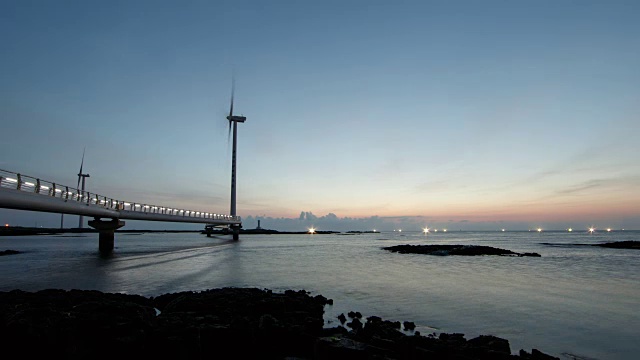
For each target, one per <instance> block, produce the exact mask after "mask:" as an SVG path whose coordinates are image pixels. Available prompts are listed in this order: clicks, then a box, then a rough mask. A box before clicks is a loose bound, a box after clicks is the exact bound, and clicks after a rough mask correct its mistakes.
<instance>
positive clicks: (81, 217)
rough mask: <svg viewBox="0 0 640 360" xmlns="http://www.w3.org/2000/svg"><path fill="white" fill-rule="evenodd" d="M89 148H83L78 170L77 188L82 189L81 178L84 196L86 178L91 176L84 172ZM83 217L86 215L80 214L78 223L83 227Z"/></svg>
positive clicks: (79, 226)
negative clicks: (85, 154)
mask: <svg viewBox="0 0 640 360" xmlns="http://www.w3.org/2000/svg"><path fill="white" fill-rule="evenodd" d="M86 149H87V148H84V149H82V162H81V163H80V171H79V172H78V186H77V187H76V188H77V189H80V179H82V189H81V190H82V196H84V182H85V180H86V178H88V177H90V175H89V174H83V173H82V166H83V165H84V151H85V150H86ZM83 219H84V216H82V215H80V220H79V224H78V228H80V229H82V226H83Z"/></svg>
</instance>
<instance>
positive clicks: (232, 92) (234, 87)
mask: <svg viewBox="0 0 640 360" xmlns="http://www.w3.org/2000/svg"><path fill="white" fill-rule="evenodd" d="M235 92H236V78H235V76H233V77H232V78H231V107H230V108H229V116H233V96H234V94H235Z"/></svg>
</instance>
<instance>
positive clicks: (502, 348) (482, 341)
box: [468, 335, 511, 354]
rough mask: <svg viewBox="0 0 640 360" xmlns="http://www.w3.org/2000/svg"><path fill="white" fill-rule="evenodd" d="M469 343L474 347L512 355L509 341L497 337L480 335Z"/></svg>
mask: <svg viewBox="0 0 640 360" xmlns="http://www.w3.org/2000/svg"><path fill="white" fill-rule="evenodd" d="M468 343H469V344H470V345H472V346H475V347H478V348H481V349H485V350H488V351H492V352H497V353H505V354H511V347H510V346H509V341H508V340H505V339H502V338H499V337H496V336H492V335H480V336H478V337H477V338H473V339H471V340H469V341H468Z"/></svg>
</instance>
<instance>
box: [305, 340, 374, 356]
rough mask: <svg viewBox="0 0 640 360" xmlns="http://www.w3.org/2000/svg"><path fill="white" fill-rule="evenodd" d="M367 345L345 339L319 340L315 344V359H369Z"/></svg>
mask: <svg viewBox="0 0 640 360" xmlns="http://www.w3.org/2000/svg"><path fill="white" fill-rule="evenodd" d="M366 349H367V345H366V344H364V343H361V342H358V341H355V340H352V339H349V338H345V337H324V338H319V339H318V340H317V341H316V344H315V351H314V355H315V356H314V358H315V359H318V360H325V359H326V360H333V359H354V360H357V359H363V360H364V359H369V356H368V354H367V351H366Z"/></svg>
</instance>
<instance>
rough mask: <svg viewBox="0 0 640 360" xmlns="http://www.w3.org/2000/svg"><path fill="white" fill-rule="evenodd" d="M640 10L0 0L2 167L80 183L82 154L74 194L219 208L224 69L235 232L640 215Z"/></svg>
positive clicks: (16, 214)
mask: <svg viewBox="0 0 640 360" xmlns="http://www.w3.org/2000/svg"><path fill="white" fill-rule="evenodd" d="M639 16H640V2H637V1H587V0H581V1H569V0H563V1H540V0H538V1H491V0H488V1H377V0H371V1H303V0H301V1H278V0H276V1H157V0H154V1H137V0H129V1H94V0H83V1H64V0H61V1H44V0H40V1H25V0H19V1H18V0H0V44H2V46H0V123H1V126H0V169H3V170H8V171H13V172H17V173H22V174H25V175H30V176H33V177H39V178H42V179H46V180H49V181H52V182H57V183H62V184H68V185H75V184H76V183H77V173H78V170H79V167H80V162H81V158H82V152H83V149H86V154H85V160H84V171H85V172H86V173H89V174H90V175H91V177H90V178H88V179H87V185H86V188H87V190H88V191H91V192H96V193H98V194H101V195H106V196H109V197H113V198H118V199H123V200H126V201H132V202H138V203H148V204H154V205H162V206H171V207H175V208H184V209H192V210H198V211H206V212H215V213H228V212H229V198H230V195H229V193H230V181H231V180H230V178H231V150H230V143H229V141H228V132H227V126H228V122H227V120H226V119H225V116H226V115H228V111H229V101H230V89H231V82H232V81H231V79H232V74H235V83H236V92H235V106H234V109H235V110H234V113H235V114H238V115H244V116H246V117H247V121H246V123H243V124H239V125H238V185H237V187H238V205H237V206H238V215H240V216H242V217H243V218H244V219H245V222H244V227H245V228H253V227H255V226H256V225H257V223H256V220H257V219H262V223H261V226H262V227H264V228H274V229H280V230H303V229H305V228H306V227H307V226H311V225H313V226H316V227H318V228H319V229H324V230H371V229H372V228H374V227H377V228H379V229H381V230H393V229H400V228H404V229H407V230H420V229H421V228H422V227H425V226H429V227H432V228H438V227H440V228H446V227H449V228H452V229H468V230H473V229H477V230H493V229H499V228H507V229H520V230H526V229H530V228H538V227H542V228H545V229H564V228H567V227H574V228H586V227H588V226H596V227H599V228H606V227H611V228H615V229H618V228H627V229H640V162H639V161H638V154H640V141H638V135H639V134H640V70H639V69H640V68H639V67H638V64H640V22H639V21H637V19H638V17H639ZM65 219H67V220H66V221H67V222H66V223H65V225H66V226H72V225H73V224H75V223H77V217H74V216H70V215H69V216H67V217H65ZM72 219H76V220H72ZM0 222H3V223H10V224H15V225H22V226H33V225H34V224H37V225H38V226H45V227H57V226H59V225H60V215H57V214H43V213H35V212H26V211H16V210H5V209H0ZM74 226H75V225H74ZM136 226H138V227H142V228H180V227H181V226H183V225H179V224H167V223H155V224H146V223H140V222H131V224H130V225H128V226H127V227H128V228H131V227H136ZM189 226H191V227H195V228H200V227H201V225H189Z"/></svg>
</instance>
